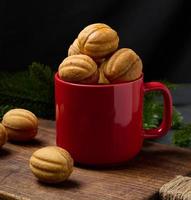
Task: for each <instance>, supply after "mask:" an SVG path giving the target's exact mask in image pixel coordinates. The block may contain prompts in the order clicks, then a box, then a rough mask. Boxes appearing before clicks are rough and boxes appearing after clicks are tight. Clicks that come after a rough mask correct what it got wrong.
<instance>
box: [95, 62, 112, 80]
mask: <svg viewBox="0 0 191 200" xmlns="http://www.w3.org/2000/svg"><path fill="white" fill-rule="evenodd" d="M104 66H105V62H104V63H103V64H102V65H101V67H100V68H99V81H98V83H99V84H109V81H108V80H107V78H106V77H105V75H104V72H103V70H104Z"/></svg>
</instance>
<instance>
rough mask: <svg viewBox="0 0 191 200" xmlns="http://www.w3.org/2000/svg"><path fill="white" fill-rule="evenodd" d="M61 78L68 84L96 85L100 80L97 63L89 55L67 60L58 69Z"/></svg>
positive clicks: (72, 57)
mask: <svg viewBox="0 0 191 200" xmlns="http://www.w3.org/2000/svg"><path fill="white" fill-rule="evenodd" d="M58 74H59V77H60V78H61V79H62V80H64V81H68V82H73V83H84V84H95V83H97V82H98V79H99V72H98V69H97V65H96V63H95V62H94V61H93V60H92V59H91V58H90V57H89V56H87V55H82V54H80V55H73V56H69V57H67V58H65V59H64V60H63V62H62V63H61V64H60V66H59V68H58Z"/></svg>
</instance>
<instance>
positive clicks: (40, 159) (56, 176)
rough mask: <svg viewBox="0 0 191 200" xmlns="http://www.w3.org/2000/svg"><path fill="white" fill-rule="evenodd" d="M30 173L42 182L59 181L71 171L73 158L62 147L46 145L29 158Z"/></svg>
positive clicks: (64, 178) (65, 177)
mask: <svg viewBox="0 0 191 200" xmlns="http://www.w3.org/2000/svg"><path fill="white" fill-rule="evenodd" d="M30 169H31V170H32V173H33V174H34V175H35V176H36V177H37V178H38V179H39V180H40V181H42V182H46V183H59V182H62V181H64V180H66V179H67V178H68V177H69V176H70V174H71V173H72V171H73V159H72V157H71V156H70V154H69V153H68V152H67V151H66V150H65V149H63V148H60V147H56V146H48V147H44V148H41V149H39V150H37V151H35V152H34V153H33V155H32V156H31V158H30Z"/></svg>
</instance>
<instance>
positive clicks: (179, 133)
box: [172, 124, 191, 147]
mask: <svg viewBox="0 0 191 200" xmlns="http://www.w3.org/2000/svg"><path fill="white" fill-rule="evenodd" d="M172 142H173V143H174V144H175V145H177V146H180V147H189V146H191V124H184V125H182V127H181V128H180V129H179V130H176V131H175V132H174V134H173V137H172Z"/></svg>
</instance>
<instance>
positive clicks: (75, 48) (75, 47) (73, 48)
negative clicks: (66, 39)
mask: <svg viewBox="0 0 191 200" xmlns="http://www.w3.org/2000/svg"><path fill="white" fill-rule="evenodd" d="M78 54H81V53H80V48H79V43H78V39H77V38H76V39H75V40H74V42H73V43H72V44H71V45H70V47H69V49H68V56H72V55H78Z"/></svg>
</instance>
